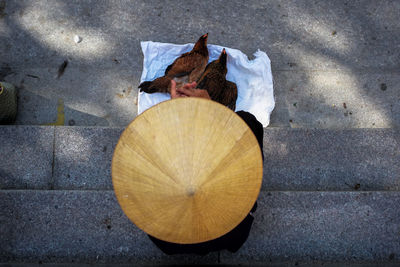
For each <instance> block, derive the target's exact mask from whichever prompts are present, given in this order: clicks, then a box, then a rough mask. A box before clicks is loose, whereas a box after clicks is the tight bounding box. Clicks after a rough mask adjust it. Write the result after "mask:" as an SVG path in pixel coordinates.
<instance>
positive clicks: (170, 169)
mask: <svg viewBox="0 0 400 267" xmlns="http://www.w3.org/2000/svg"><path fill="white" fill-rule="evenodd" d="M195 88H196V83H195V82H194V83H191V84H185V85H184V86H183V87H181V88H178V89H177V88H176V83H175V82H174V81H171V99H172V101H166V102H163V103H161V104H158V105H157V106H155V107H153V108H151V109H149V110H147V111H145V112H144V113H142V114H141V115H140V116H138V117H137V118H136V119H135V120H134V121H133V122H132V123H131V125H129V126H128V128H127V129H126V130H125V131H124V133H123V134H122V135H121V138H120V140H119V142H118V144H117V147H116V150H115V152H114V157H113V162H112V176H113V185H114V189H115V192H116V196H117V199H118V201H119V203H120V205H121V207H122V209H123V211H124V212H125V214H126V215H127V216H128V217H129V218H130V219H131V220H132V221H133V222H134V223H135V224H136V225H137V226H138V227H139V228H140V229H142V230H143V231H145V232H146V233H147V234H148V236H149V238H150V240H151V241H152V242H153V243H154V244H155V245H156V246H157V247H158V248H159V249H161V250H162V251H163V252H164V253H166V254H168V255H172V254H188V253H190V254H198V255H206V254H207V253H209V252H214V251H220V250H223V249H227V250H228V251H230V252H233V253H234V252H236V251H238V250H239V248H240V247H241V246H242V245H243V244H244V242H245V241H246V240H247V238H248V236H249V233H250V229H251V226H252V223H253V221H254V217H253V216H252V213H254V212H255V211H256V209H257V202H256V199H257V197H258V194H259V191H260V188H261V180H262V165H263V163H262V162H263V159H264V157H263V154H262V151H263V126H262V124H261V123H260V122H259V121H258V120H257V119H256V118H255V116H254V115H252V114H251V113H249V112H246V111H237V112H235V113H236V114H237V115H238V116H239V117H240V118H241V119H240V118H238V117H237V116H235V115H234V113H233V112H232V111H231V110H229V109H228V108H226V107H224V106H222V105H220V104H217V103H215V102H214V101H208V100H210V96H209V95H208V93H207V91H206V90H202V89H195ZM182 98H183V99H182ZM184 98H187V100H185V99H184ZM190 99H192V100H190ZM204 99H207V101H205V100H204ZM178 100H179V101H178ZM189 100H190V101H189ZM168 102H169V103H168ZM152 109H153V110H152ZM213 109H214V110H213ZM174 112H175V113H174ZM204 113H207V114H204ZM174 114H177V115H174ZM185 116H186V117H187V118H185ZM193 116H197V117H198V118H197V120H196V121H194V122H193V121H192V120H193V119H191V117H193ZM204 116H205V117H206V119H204V122H201V119H202V118H200V117H204ZM140 117H141V118H140ZM176 117H179V118H176ZM214 118H216V119H214ZM179 120H181V122H179ZM199 121H200V122H199ZM210 121H212V123H214V124H212V125H209V128H207V125H208V124H209V123H210ZM165 122H167V123H170V124H173V125H172V126H171V125H168V126H167V127H158V126H157V125H159V124H163V123H165ZM196 123H197V124H196ZM221 124H222V125H221ZM199 125H200V126H199ZM247 126H248V127H247ZM154 127H156V129H155V128H154ZM157 127H158V128H157ZM185 127H186V129H183V130H182V129H181V128H185ZM178 128H179V129H178ZM170 129H171V131H174V132H173V133H172V134H170V133H168V131H169V130H170ZM204 129H205V130H204ZM191 131H193V135H194V134H195V133H197V132H198V131H202V132H201V133H198V136H196V137H195V138H197V139H194V137H192V132H191ZM218 131H223V133H222V134H221V133H219V132H218ZM210 132H212V133H210ZM149 133H150V134H149ZM184 133H189V134H188V137H186V136H184ZM219 134H220V135H219ZM205 135H207V136H206V137H204V136H205ZM218 135H219V136H221V137H223V138H220V139H216V138H217V137H215V136H218ZM232 135H233V136H234V137H232ZM179 137H182V138H181V139H182V141H180V142H174V141H175V140H174V138H179ZM203 137H204V138H206V139H205V140H206V142H210V143H211V144H212V145H209V146H207V145H204V143H206V142H200V144H199V142H197V140H199V139H202V138H203ZM143 139H148V140H149V141H143ZM214 139H216V140H214ZM160 140H162V141H160ZM166 140H168V141H169V142H166ZM232 140H233V141H232ZM157 141H159V142H158V143H157ZM129 143H130V144H129ZM166 143H168V144H166ZM155 146H157V148H155ZM167 146H169V147H167ZM226 147H229V149H232V150H233V152H232V151H230V150H229V151H228V150H226V149H225V148H226ZM249 147H250V148H249ZM175 148H176V150H179V151H181V152H176V151H174V150H175ZM196 149H197V150H196ZM224 149H225V150H226V151H225V150H224ZM188 150H191V151H190V152H188ZM221 150H223V151H224V152H223V153H221V154H218V153H219V152H220V151H221ZM193 151H195V152H193ZM199 151H200V152H199ZM227 151H228V153H227ZM260 152H261V153H260ZM173 153H175V154H173ZM185 153H186V154H187V155H190V156H189V158H190V159H187V158H188V156H182V154H185ZM196 153H197V154H196ZM164 154H165V155H176V156H175V157H173V156H172V159H171V160H170V161H168V163H164V162H163V161H164V160H168V157H165V156H164ZM193 155H194V156H193ZM208 155H211V159H209V158H210V157H207V156H208ZM218 155H222V156H220V157H219V158H218ZM214 156H215V157H216V158H218V160H217V159H216V160H214V161H218V162H217V163H215V164H214V163H213V161H212V160H213V158H212V157H214ZM229 156H231V157H229ZM177 157H179V158H180V159H179V160H175V158H177ZM204 158H205V159H204ZM210 160H211V161H210ZM232 162H233V163H232ZM180 163H182V166H179V164H180ZM207 163H210V166H207ZM163 164H164V165H163ZM195 164H199V165H201V164H202V165H201V166H197V165H195ZM213 164H214V165H213ZM131 165H135V166H131ZM186 165H189V166H186ZM211 165H213V167H211ZM153 166H155V168H153ZM207 167H209V170H208V169H207ZM150 168H152V169H151V170H150ZM193 169H195V170H193ZM216 169H218V170H216ZM199 172H200V173H202V172H203V173H206V174H204V175H203V176H201V175H198V173H199ZM210 172H211V173H210ZM182 173H183V174H182ZM193 173H195V174H196V175H193ZM203 173H202V174H203ZM133 176H134V179H132V177H133ZM150 176H151V177H150ZM160 176H163V178H161V177H160ZM199 176H201V177H202V179H203V180H202V181H201V182H198V181H194V182H193V181H191V179H192V177H199ZM204 177H205V178H204ZM230 178H232V179H231V180H229V179H230ZM193 179H194V178H193ZM196 179H197V178H196ZM227 180H228V181H227ZM188 181H190V182H188ZM192 183H193V185H192ZM235 183H236V184H235ZM182 185H183V186H182ZM219 198H222V200H221V199H219ZM149 202H152V203H151V204H150V203H149ZM185 202H187V203H185ZM181 221H182V222H183V223H180V222H181ZM221 221H222V223H221ZM199 229H200V230H199Z"/></svg>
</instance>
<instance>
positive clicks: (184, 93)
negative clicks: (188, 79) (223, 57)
mask: <svg viewBox="0 0 400 267" xmlns="http://www.w3.org/2000/svg"><path fill="white" fill-rule="evenodd" d="M196 86H197V84H196V82H192V83H187V84H185V85H184V86H183V87H181V88H176V82H175V81H174V80H171V98H178V97H200V98H205V99H211V97H210V95H209V94H208V92H207V90H203V89H196Z"/></svg>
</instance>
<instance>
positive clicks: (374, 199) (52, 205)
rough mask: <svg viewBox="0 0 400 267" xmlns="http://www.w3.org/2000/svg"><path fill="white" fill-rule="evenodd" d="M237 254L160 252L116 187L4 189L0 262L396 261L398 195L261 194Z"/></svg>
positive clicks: (399, 258)
mask: <svg viewBox="0 0 400 267" xmlns="http://www.w3.org/2000/svg"><path fill="white" fill-rule="evenodd" d="M258 203H259V205H258V209H257V211H256V212H255V222H254V225H253V228H252V231H251V233H250V237H249V239H248V240H247V242H246V243H245V244H244V246H243V247H242V248H241V249H240V250H239V251H238V252H237V253H236V254H232V253H229V252H225V251H222V252H220V253H212V254H209V255H207V256H206V257H194V256H191V255H188V256H173V257H170V256H166V255H163V254H162V252H160V251H159V250H158V249H157V248H156V247H155V246H154V245H153V244H152V242H151V241H150V240H149V239H148V238H147V235H146V234H145V233H143V232H142V231H141V230H139V229H138V228H136V226H134V225H133V224H132V223H131V222H130V221H129V220H128V219H127V217H126V216H125V215H124V214H123V212H122V210H121V208H120V207H119V205H118V203H117V201H116V198H115V196H114V193H113V191H93V190H92V191H80V190H72V191H67V190H1V191H0V210H1V217H0V220H1V221H0V224H1V226H2V227H1V228H0V240H2V241H1V242H0V262H3V263H4V262H35V263H38V262H42V263H71V262H75V263H77V262H78V263H131V264H191V263H197V264H199V263H203V264H216V263H221V264H240V263H243V264H257V263H258V264H261V263H269V262H272V263H280V262H293V263H295V262H300V263H301V262H303V263H304V262H311V263H312V262H345V263H357V262H361V263H363V262H364V263H374V262H381V263H400V228H399V225H400V213H399V209H400V192H378V191H376V192H279V191H275V192H267V191H263V192H261V195H260V197H259V200H258Z"/></svg>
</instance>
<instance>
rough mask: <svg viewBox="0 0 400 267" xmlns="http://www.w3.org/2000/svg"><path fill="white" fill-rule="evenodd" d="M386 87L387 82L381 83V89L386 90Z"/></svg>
mask: <svg viewBox="0 0 400 267" xmlns="http://www.w3.org/2000/svg"><path fill="white" fill-rule="evenodd" d="M386 89H387V85H386V83H381V90H382V91H386Z"/></svg>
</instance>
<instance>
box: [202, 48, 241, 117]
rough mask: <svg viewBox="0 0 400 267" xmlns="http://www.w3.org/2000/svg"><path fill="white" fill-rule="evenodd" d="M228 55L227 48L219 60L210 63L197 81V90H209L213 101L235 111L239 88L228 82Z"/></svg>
mask: <svg viewBox="0 0 400 267" xmlns="http://www.w3.org/2000/svg"><path fill="white" fill-rule="evenodd" d="M227 56H228V55H227V54H226V51H225V48H224V49H223V50H222V53H221V55H220V56H219V58H218V59H217V60H214V61H212V62H210V63H209V64H208V65H207V67H206V69H205V71H204V73H203V74H202V75H201V76H200V78H199V79H198V80H197V86H196V87H197V88H198V89H205V90H207V92H208V94H209V95H210V97H211V99H212V100H214V101H216V102H218V103H221V104H222V105H224V106H227V107H228V108H230V109H232V110H233V111H235V108H236V99H237V86H236V84H235V83H233V82H230V81H228V80H226V73H227V72H228V69H227V67H226V60H227Z"/></svg>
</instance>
